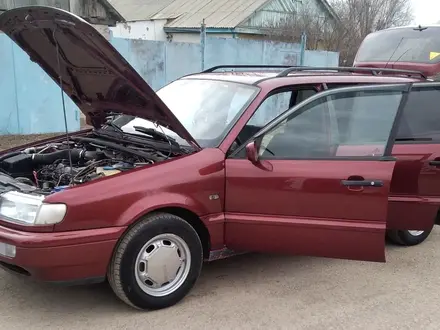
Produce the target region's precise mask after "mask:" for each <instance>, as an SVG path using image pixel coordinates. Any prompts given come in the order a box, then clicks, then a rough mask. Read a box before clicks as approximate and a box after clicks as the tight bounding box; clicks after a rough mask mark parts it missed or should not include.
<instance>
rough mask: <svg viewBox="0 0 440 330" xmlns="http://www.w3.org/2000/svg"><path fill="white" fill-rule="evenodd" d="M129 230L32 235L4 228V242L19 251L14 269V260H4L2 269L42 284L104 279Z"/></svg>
mask: <svg viewBox="0 0 440 330" xmlns="http://www.w3.org/2000/svg"><path fill="white" fill-rule="evenodd" d="M125 230H126V228H125V227H113V228H101V229H94V230H81V231H71V232H62V233H29V232H24V231H19V230H14V229H10V228H6V227H3V226H0V238H1V241H2V242H4V243H8V244H13V245H15V246H16V247H17V251H16V257H15V258H14V260H13V266H12V265H11V264H10V263H11V260H10V259H8V258H1V257H0V266H4V267H5V268H9V269H12V270H14V271H18V272H19V273H22V274H24V275H31V276H32V277H34V278H35V279H38V280H42V281H50V282H71V281H78V280H82V279H86V280H88V281H90V280H93V279H95V278H96V279H102V277H103V276H104V275H105V274H106V271H107V266H108V263H109V262H110V259H111V256H112V254H113V250H114V247H115V245H116V243H117V241H118V239H119V237H121V235H122V234H123V233H124V231H125ZM2 262H3V264H2ZM17 267H20V269H17Z"/></svg>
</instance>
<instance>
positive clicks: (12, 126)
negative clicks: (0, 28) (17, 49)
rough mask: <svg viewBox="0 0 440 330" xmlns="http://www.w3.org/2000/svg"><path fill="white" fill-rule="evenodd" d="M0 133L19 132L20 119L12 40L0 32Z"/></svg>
mask: <svg viewBox="0 0 440 330" xmlns="http://www.w3.org/2000/svg"><path fill="white" fill-rule="evenodd" d="M0 59H1V61H0V72H1V73H0V95H1V105H0V133H2V134H17V133H18V132H19V119H18V111H17V102H16V100H17V98H16V94H15V92H16V90H15V79H14V57H13V53H12V41H11V40H10V39H9V38H5V37H4V35H2V34H1V33H0Z"/></svg>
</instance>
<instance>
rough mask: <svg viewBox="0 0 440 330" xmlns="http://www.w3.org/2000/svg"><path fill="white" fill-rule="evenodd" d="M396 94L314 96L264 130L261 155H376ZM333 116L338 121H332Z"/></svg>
mask: <svg viewBox="0 0 440 330" xmlns="http://www.w3.org/2000/svg"><path fill="white" fill-rule="evenodd" d="M401 98H402V93H401V92H396V91H356V92H353V91H352V92H341V93H338V94H335V95H334V96H332V97H326V96H324V97H322V98H319V99H317V100H314V101H313V102H311V103H309V104H307V105H305V106H304V107H300V108H299V109H297V110H296V111H295V112H294V113H293V114H292V115H291V116H289V117H288V118H287V119H286V120H285V121H283V122H281V123H280V124H278V125H277V126H276V127H274V128H273V129H271V130H270V131H269V132H267V133H265V135H264V136H263V137H262V140H261V146H260V149H259V152H260V156H261V157H262V158H266V159H313V158H334V157H360V156H362V157H365V156H381V155H383V154H384V151H385V147H386V145H387V143H388V139H389V135H390V132H391V129H392V126H393V123H394V119H395V116H396V113H397V109H398V107H399V105H400V101H401ZM329 109H333V111H332V112H330V110H329ZM332 116H334V117H335V119H336V121H337V123H338V125H336V126H332V125H331V117H332ZM331 127H333V129H331Z"/></svg>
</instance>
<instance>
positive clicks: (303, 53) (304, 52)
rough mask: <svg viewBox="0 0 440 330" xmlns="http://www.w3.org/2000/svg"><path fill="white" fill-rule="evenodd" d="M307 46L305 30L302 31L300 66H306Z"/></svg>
mask: <svg viewBox="0 0 440 330" xmlns="http://www.w3.org/2000/svg"><path fill="white" fill-rule="evenodd" d="M306 47H307V34H306V33H305V32H303V33H301V55H300V60H299V61H300V62H299V65H300V66H304V61H305V56H306Z"/></svg>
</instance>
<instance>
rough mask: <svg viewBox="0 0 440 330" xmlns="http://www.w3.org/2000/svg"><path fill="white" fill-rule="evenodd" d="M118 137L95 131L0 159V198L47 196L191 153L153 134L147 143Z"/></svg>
mask: <svg viewBox="0 0 440 330" xmlns="http://www.w3.org/2000/svg"><path fill="white" fill-rule="evenodd" d="M116 133H118V132H113V131H110V132H109V131H108V130H102V129H100V130H93V131H91V132H89V133H86V134H84V135H79V136H70V137H69V139H66V138H64V139H63V140H62V141H56V142H51V143H47V144H44V145H37V146H35V147H30V148H26V149H22V150H19V151H12V152H9V153H7V154H4V155H1V156H0V193H3V192H6V191H10V190H19V191H22V192H34V193H38V194H42V195H49V194H53V193H56V192H58V191H62V190H64V189H66V188H68V187H69V186H73V185H80V184H83V183H86V182H90V181H93V180H96V179H99V178H102V177H107V176H112V175H115V174H118V173H121V172H125V171H129V170H132V169H135V168H139V167H144V166H148V165H152V164H155V163H158V162H161V161H164V160H167V159H172V158H175V157H178V156H180V155H182V154H186V153H189V152H190V151H188V150H185V149H182V148H181V147H180V146H179V145H178V144H177V143H176V142H175V141H174V140H172V139H167V138H165V139H164V138H157V136H156V137H155V135H154V134H152V137H151V138H148V137H139V136H134V135H131V134H128V135H127V134H122V133H120V134H116ZM60 138H63V137H60Z"/></svg>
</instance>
